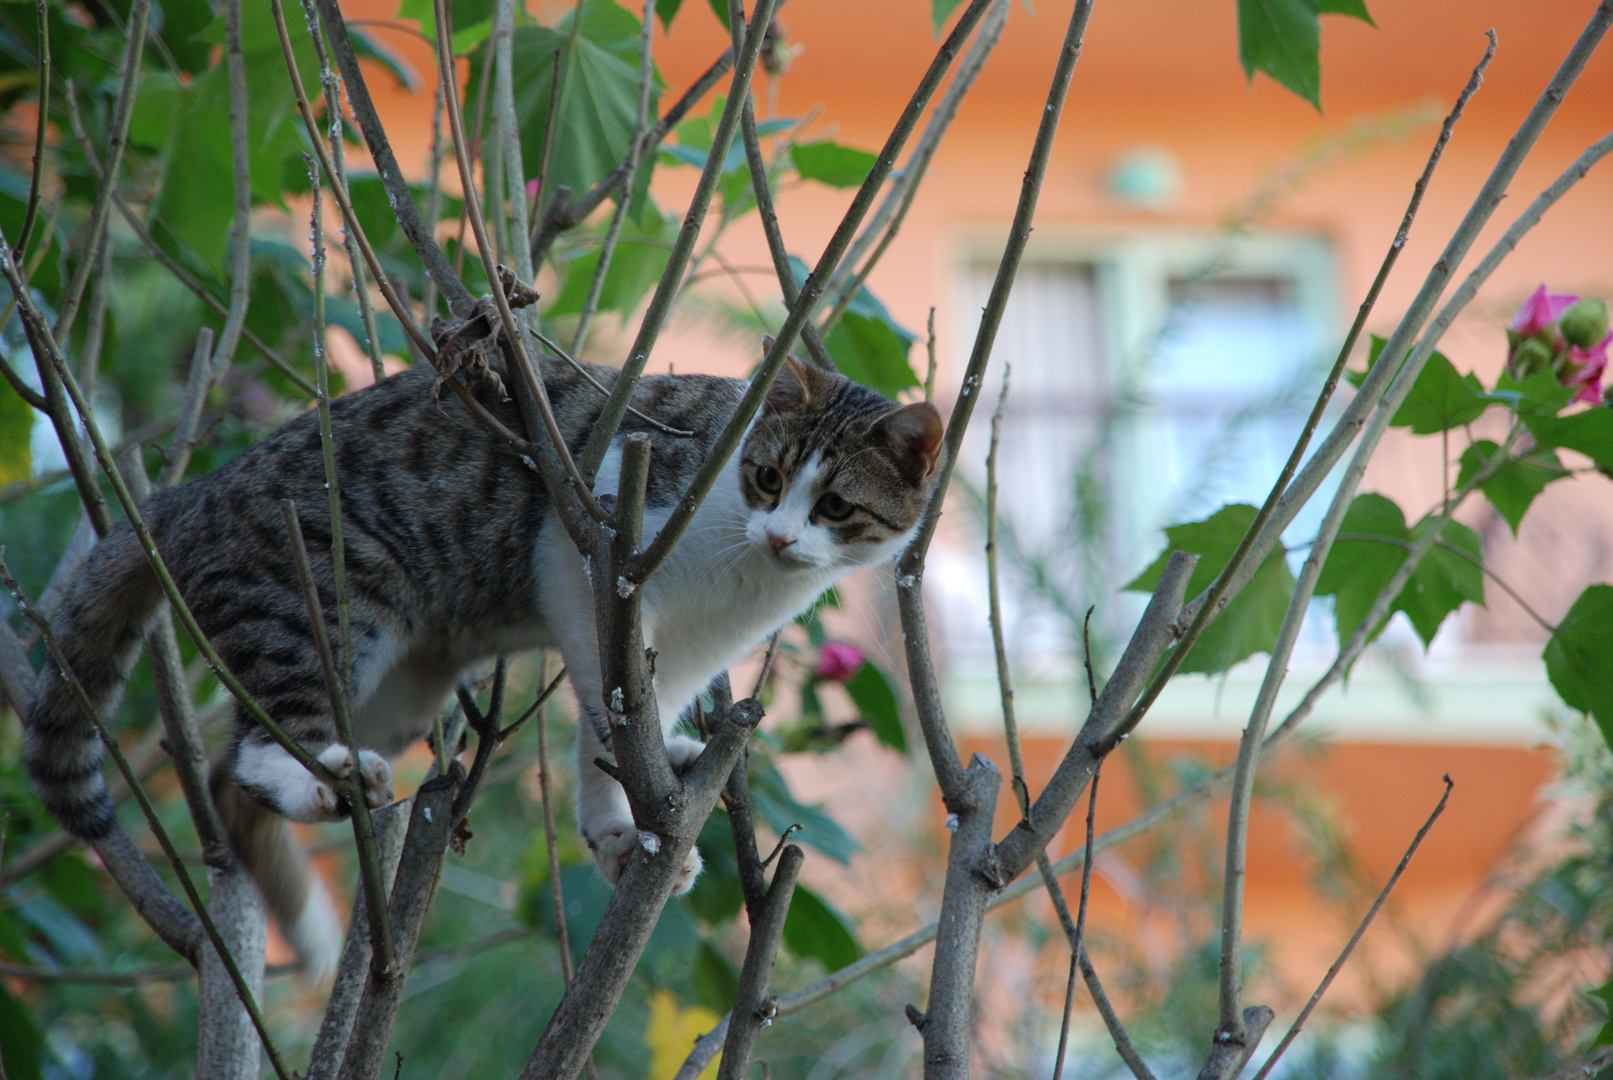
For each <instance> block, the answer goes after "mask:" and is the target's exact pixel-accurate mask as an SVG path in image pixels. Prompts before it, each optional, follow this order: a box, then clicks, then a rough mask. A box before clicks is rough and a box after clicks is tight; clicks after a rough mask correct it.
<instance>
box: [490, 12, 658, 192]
mask: <svg viewBox="0 0 1613 1080" xmlns="http://www.w3.org/2000/svg"><path fill="white" fill-rule="evenodd" d="M581 12H582V22H581V25H580V26H578V27H577V28H576V34H575V35H573V33H572V27H571V24H570V20H571V19H572V17H573V15H572V14H571V13H568V14H567V16H566V17H565V18H564V19H562V20H561V22H560V24H558V25H556V26H555V27H553V28H551V27H547V26H520V27H517V28H516V30H515V35H514V40H513V42H512V45H511V48H512V50H513V54H514V58H515V114H516V120H517V122H518V123H519V124H520V128H521V160H522V162H523V163H524V164H525V166H526V170H527V173H528V175H531V176H536V175H537V173H538V167H539V163H540V162H541V161H542V160H543V145H544V139H545V137H546V134H547V132H548V128H549V124H550V122H551V103H550V100H549V99H550V91H551V89H552V88H553V86H554V82H555V74H554V73H555V64H557V63H558V64H559V65H560V78H559V88H560V94H559V99H560V108H559V116H558V117H555V118H554V119H555V120H557V122H558V123H559V127H558V128H557V129H556V130H555V141H554V158H553V164H552V166H551V169H550V173H549V183H550V184H551V185H555V186H559V185H564V186H566V187H569V188H571V190H572V191H573V192H574V193H576V194H581V193H582V192H584V191H587V190H588V189H589V188H590V187H592V186H593V185H594V184H595V183H596V182H598V181H599V180H601V179H603V178H604V176H605V174H606V173H608V172H610V171H611V170H612V169H614V168H615V167H616V165H617V164H618V163H619V162H620V161H621V160H622V158H623V157H624V156H626V154H627V147H628V143H630V142H631V141H632V138H633V123H634V120H635V119H636V118H637V115H638V71H639V57H638V52H639V32H640V25H639V21H638V18H637V17H636V16H634V15H632V14H630V13H629V12H628V11H626V10H625V9H624V8H622V7H620V6H618V5H617V4H615V3H612V2H611V0H586V2H585V3H583V5H582V8H581ZM490 44H491V43H489V42H484V43H483V44H482V45H481V47H479V48H478V49H477V50H476V51H475V52H474V53H472V54H471V63H470V74H469V76H467V78H466V80H465V86H466V87H467V88H472V87H475V86H477V85H478V83H479V82H480V80H481V72H482V66H483V65H484V64H485V63H486V62H487V60H488V58H489V50H490ZM658 87H659V81H657V86H656V88H652V91H651V96H650V115H652V116H654V115H655V113H656V107H657V106H656V101H657V97H658V95H657V92H656V90H657V89H658ZM467 92H470V91H467ZM473 100H474V99H473Z"/></svg>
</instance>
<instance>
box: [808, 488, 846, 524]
mask: <svg viewBox="0 0 1613 1080" xmlns="http://www.w3.org/2000/svg"><path fill="white" fill-rule="evenodd" d="M853 509H855V507H853V506H852V505H851V504H850V503H849V502H847V501H846V500H845V499H842V498H841V497H840V496H839V495H836V494H835V493H834V492H832V491H831V492H829V493H828V494H827V495H825V496H824V497H823V498H821V499H819V500H818V506H817V511H816V512H817V514H818V515H819V516H820V517H826V518H828V519H829V520H830V521H845V520H846V519H847V518H849V517H850V516H851V512H852V510H853Z"/></svg>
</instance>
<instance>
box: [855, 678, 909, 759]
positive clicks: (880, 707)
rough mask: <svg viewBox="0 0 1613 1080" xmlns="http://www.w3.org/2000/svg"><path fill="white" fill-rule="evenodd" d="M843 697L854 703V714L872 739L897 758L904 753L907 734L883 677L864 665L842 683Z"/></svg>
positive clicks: (888, 686) (892, 691)
mask: <svg viewBox="0 0 1613 1080" xmlns="http://www.w3.org/2000/svg"><path fill="white" fill-rule="evenodd" d="M846 693H848V694H850V695H851V700H852V701H854V702H856V703H857V708H858V710H859V711H860V712H861V713H862V715H863V719H864V720H867V721H868V726H869V727H870V728H872V729H873V732H874V737H875V738H877V739H878V740H879V741H880V742H882V743H884V744H885V745H886V746H888V747H890V748H891V749H892V750H895V751H896V752H897V753H898V754H905V753H907V733H906V732H905V731H903V730H902V714H901V710H900V709H899V708H898V707H897V705H896V691H894V690H892V689H891V684H890V680H889V679H887V678H885V673H884V672H883V671H880V670H879V668H877V667H875V666H874V665H873V664H871V663H864V664H863V666H862V667H861V668H860V669H858V671H857V674H855V675H853V676H852V677H851V678H849V679H847V680H846Z"/></svg>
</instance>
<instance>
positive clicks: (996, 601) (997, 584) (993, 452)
mask: <svg viewBox="0 0 1613 1080" xmlns="http://www.w3.org/2000/svg"><path fill="white" fill-rule="evenodd" d="M1011 371H1012V366H1011V365H1009V364H1004V365H1003V388H1002V392H1001V393H1000V394H999V395H998V397H997V410H996V411H995V412H993V413H992V414H991V448H990V449H989V450H988V451H987V453H986V597H987V621H988V622H990V624H991V646H992V650H993V651H994V652H995V653H996V657H997V689H998V691H999V693H1000V694H1001V696H1002V707H1003V737H1004V738H1005V739H1006V740H1007V742H1008V764H1009V769H1010V770H1011V771H1012V773H1013V781H1012V782H1013V787H1014V798H1015V799H1016V800H1017V801H1018V803H1019V816H1020V817H1021V818H1022V819H1023V818H1024V817H1025V816H1026V815H1028V814H1029V813H1030V812H1031V793H1030V788H1029V787H1027V786H1026V784H1025V756H1024V754H1023V753H1021V752H1020V748H1019V725H1018V724H1017V723H1015V720H1014V677H1013V674H1012V672H1011V671H1010V669H1009V666H1008V646H1007V645H1006V644H1005V642H1004V640H1003V599H1002V582H1001V579H1000V578H999V576H998V573H997V450H998V448H999V440H1000V439H1001V438H1002V430H1003V410H1004V409H1006V408H1007V407H1008V378H1009V373H1010V372H1011ZM1072 963H1073V960H1072ZM1070 971H1071V976H1070V986H1071V988H1072V989H1073V988H1074V986H1075V976H1074V971H1075V969H1074V968H1073V967H1072V968H1071V969H1070ZM1060 1060H1061V1061H1062V1055H1061V1059H1060ZM1055 1080H1056V1076H1055Z"/></svg>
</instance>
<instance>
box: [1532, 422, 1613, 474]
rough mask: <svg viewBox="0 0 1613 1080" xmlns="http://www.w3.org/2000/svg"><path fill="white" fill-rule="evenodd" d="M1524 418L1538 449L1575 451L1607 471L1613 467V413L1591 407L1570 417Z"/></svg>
mask: <svg viewBox="0 0 1613 1080" xmlns="http://www.w3.org/2000/svg"><path fill="white" fill-rule="evenodd" d="M1522 415H1523V422H1524V424H1525V425H1527V426H1528V428H1529V431H1530V433H1531V434H1533V435H1534V437H1535V445H1536V446H1538V447H1561V448H1562V449H1564V450H1573V451H1575V452H1576V453H1580V454H1584V455H1585V456H1586V457H1588V458H1590V459H1591V460H1592V461H1593V462H1595V463H1596V464H1597V465H1598V466H1600V467H1602V468H1604V469H1605V468H1609V467H1613V409H1608V408H1605V407H1602V406H1592V407H1591V408H1589V409H1584V410H1582V411H1580V412H1576V413H1570V414H1569V415H1567V416H1557V415H1554V414H1552V413H1547V412H1545V411H1544V410H1542V411H1539V412H1528V413H1523V414H1522Z"/></svg>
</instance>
